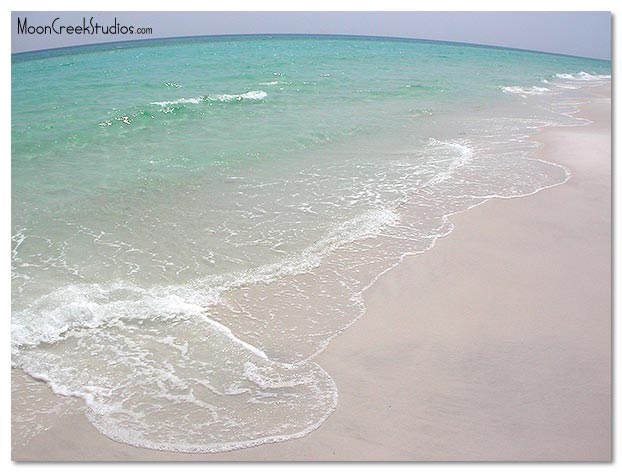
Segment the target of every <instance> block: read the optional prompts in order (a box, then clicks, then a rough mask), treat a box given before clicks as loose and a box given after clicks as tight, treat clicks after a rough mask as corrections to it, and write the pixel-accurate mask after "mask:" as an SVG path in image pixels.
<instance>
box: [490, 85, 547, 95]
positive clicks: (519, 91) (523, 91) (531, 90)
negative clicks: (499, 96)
mask: <svg viewBox="0 0 622 472" xmlns="http://www.w3.org/2000/svg"><path fill="white" fill-rule="evenodd" d="M501 90H503V92H504V93H511V94H516V95H520V96H521V97H527V96H528V95H543V94H545V93H548V92H550V91H551V89H549V88H547V87H537V86H533V87H518V86H509V87H501Z"/></svg>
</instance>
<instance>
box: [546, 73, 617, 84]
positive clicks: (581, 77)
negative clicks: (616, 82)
mask: <svg viewBox="0 0 622 472" xmlns="http://www.w3.org/2000/svg"><path fill="white" fill-rule="evenodd" d="M554 77H555V78H557V79H564V80H574V81H581V82H586V81H602V80H611V75H607V74H590V73H589V72H584V71H581V72H578V73H575V74H555V75H554Z"/></svg>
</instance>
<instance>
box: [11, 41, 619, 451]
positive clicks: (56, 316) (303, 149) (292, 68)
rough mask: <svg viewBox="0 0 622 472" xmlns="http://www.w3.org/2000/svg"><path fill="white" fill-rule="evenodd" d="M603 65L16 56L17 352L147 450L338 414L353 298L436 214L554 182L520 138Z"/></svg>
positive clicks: (352, 51) (318, 51)
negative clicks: (336, 368) (334, 376)
mask: <svg viewBox="0 0 622 472" xmlns="http://www.w3.org/2000/svg"><path fill="white" fill-rule="evenodd" d="M608 74H610V63H609V62H605V61H594V60H588V59H581V58H573V57H567V56H557V55H550V54H538V53H532V52H525V51H516V50H507V49H498V48H485V47H474V46H467V45H459V44H448V43H435V42H425V41H411V40H408V41H407V40H403V41H402V40H388V39H373V38H338V37H280V36H277V37H251V38H249V37H229V38H221V39H215V38H202V39H194V40H170V41H162V40H159V41H147V42H142V43H138V44H137V45H136V44H135V45H133V46H132V47H130V45H128V44H122V45H107V46H93V47H83V48H74V49H66V50H62V51H49V52H41V53H36V54H22V55H17V56H14V57H13V59H12V185H13V187H12V210H13V215H12V230H13V247H12V263H13V264H12V277H13V278H12V280H13V300H12V302H13V326H12V327H13V331H12V332H13V363H14V365H15V366H16V367H21V368H23V369H24V370H25V371H26V372H28V373H30V374H31V375H33V376H37V377H39V378H45V379H47V381H48V382H49V383H50V385H51V386H52V387H53V388H54V389H55V391H56V392H57V393H61V394H71V395H76V396H79V397H82V398H84V399H85V401H86V404H87V405H88V407H87V413H88V415H89V418H90V419H91V421H92V422H93V424H94V425H95V426H96V427H98V428H99V429H100V431H102V432H103V433H104V434H107V435H108V436H110V437H113V438H114V439H117V440H120V441H125V442H129V443H131V444H135V445H139V446H145V447H153V448H159V449H173V450H184V451H198V452H201V451H203V452H205V451H216V450H229V449H232V448H237V447H248V446H252V445H256V444H261V443H264V442H270V441H279V440H285V439H289V438H294V437H299V436H300V435H303V434H306V433H308V432H309V431H311V430H312V429H314V428H316V427H317V426H318V425H319V424H321V422H322V421H323V420H324V419H325V418H326V416H327V415H328V414H330V412H331V411H332V409H333V408H334V407H335V404H336V401H337V393H336V387H335V385H334V383H333V382H332V380H331V379H330V377H329V376H328V374H326V372H324V371H323V370H322V369H321V367H320V366H318V365H317V364H315V363H314V362H313V361H312V360H311V358H312V357H313V356H314V354H315V353H317V352H318V351H319V350H321V349H323V348H324V347H325V346H326V344H327V343H328V341H329V340H330V339H331V338H332V337H333V336H334V335H336V334H338V333H339V332H341V331H342V330H343V329H345V328H346V327H347V326H349V324H351V323H352V322H353V321H354V320H356V319H357V318H358V317H359V316H360V315H361V314H362V313H363V312H364V306H363V305H362V300H361V297H360V294H361V292H362V290H364V288H365V287H367V286H368V285H369V284H370V283H372V282H373V280H374V279H375V277H376V276H377V275H378V274H379V273H381V272H383V271H384V270H387V269H388V268H390V267H391V266H393V265H394V264H395V263H397V261H399V258H400V257H401V256H402V255H403V254H407V253H416V252H421V251H424V250H427V249H429V248H430V247H431V246H432V245H433V243H434V240H435V238H437V237H439V236H441V235H444V234H447V233H448V232H449V231H450V230H451V227H452V226H451V222H450V221H449V219H448V218H447V215H449V214H451V213H453V212H455V211H461V210H464V209H466V208H469V207H470V206H473V205H476V204H479V203H481V202H482V201H485V200H486V199H488V198H493V197H520V196H523V195H527V194H530V193H533V192H535V191H538V190H540V189H543V188H546V187H549V186H553V185H557V184H560V183H562V182H564V181H565V180H566V179H567V178H568V173H567V171H566V169H564V168H563V167H561V166H558V165H555V164H552V163H545V162H542V161H535V160H530V159H525V157H529V155H530V153H531V152H532V150H533V147H534V145H533V143H532V142H530V141H529V140H528V139H527V137H528V135H530V134H532V133H533V132H535V131H536V130H537V129H538V128H541V127H543V126H550V125H575V124H580V122H579V121H578V120H576V119H575V118H573V117H572V113H574V112H575V111H576V107H577V106H578V104H579V103H580V102H581V100H582V97H583V95H582V94H583V93H584V90H585V89H586V88H589V87H591V86H593V85H598V84H601V83H608V82H609V81H610V78H609V76H608ZM102 366H107V367H106V368H103V367H102ZM171 418H181V419H180V420H179V421H178V422H171V421H170V419H171ZM173 423H174V424H173Z"/></svg>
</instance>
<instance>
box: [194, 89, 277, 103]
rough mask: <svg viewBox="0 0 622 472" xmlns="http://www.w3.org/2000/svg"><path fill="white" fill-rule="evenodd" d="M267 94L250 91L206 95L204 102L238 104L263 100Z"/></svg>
mask: <svg viewBox="0 0 622 472" xmlns="http://www.w3.org/2000/svg"><path fill="white" fill-rule="evenodd" d="M267 96H268V94H267V93H266V92H264V91H263V90H251V91H250V92H246V93H240V94H227V93H224V94H221V95H207V96H206V97H205V100H207V101H215V102H239V101H242V100H263V99H264V98H266V97H267Z"/></svg>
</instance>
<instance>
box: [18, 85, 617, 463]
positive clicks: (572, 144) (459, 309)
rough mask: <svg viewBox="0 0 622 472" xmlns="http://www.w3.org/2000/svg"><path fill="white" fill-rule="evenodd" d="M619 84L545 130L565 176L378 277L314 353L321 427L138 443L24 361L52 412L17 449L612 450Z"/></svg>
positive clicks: (25, 409)
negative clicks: (339, 329)
mask: <svg viewBox="0 0 622 472" xmlns="http://www.w3.org/2000/svg"><path fill="white" fill-rule="evenodd" d="M609 97H610V90H609V89H608V88H607V89H600V90H599V93H598V94H595V97H594V99H593V101H592V103H591V104H589V105H587V106H585V107H584V108H583V109H582V112H581V116H586V117H589V118H590V119H591V120H593V121H594V123H593V124H591V125H588V126H579V127H572V128H550V129H547V130H545V131H543V132H542V133H541V134H539V135H538V136H537V137H536V139H537V140H538V141H540V142H541V143H543V146H542V147H541V148H540V149H539V157H540V158H542V159H546V160H551V161H555V162H559V163H563V164H564V165H566V166H567V167H569V168H570V170H571V172H572V178H571V179H570V180H569V181H568V182H567V183H566V184H564V185H561V186H557V187H554V188H550V189H546V190H543V191H541V192H539V193H537V194H535V195H532V196H529V197H525V198H520V199H512V200H503V201H500V200H494V201H489V202H487V203H485V204H483V205H481V206H479V207H477V208H474V209H471V210H469V211H467V212H465V213H462V214H459V215H455V216H453V217H452V221H453V222H454V223H455V226H456V228H455V230H454V231H453V232H452V233H451V235H450V236H448V237H447V238H445V239H442V240H439V241H438V243H437V245H436V247H435V248H434V249H432V250H431V251H429V252H427V253H424V254H421V255H418V256H413V257H409V258H407V259H406V260H404V261H403V263H402V264H400V265H399V266H398V267H397V268H395V269H393V270H392V271H390V272H388V273H386V274H384V275H383V276H382V277H381V278H380V279H379V280H378V281H377V282H376V283H375V284H374V285H373V286H372V287H371V288H370V289H369V290H367V292H366V293H365V301H366V305H367V308H368V310H367V314H366V315H365V316H364V317H363V318H362V319H361V320H359V321H358V322H357V323H355V324H354V326H352V327H351V328H350V329H348V330H347V331H346V332H345V333H344V334H342V335H340V336H338V337H337V338H335V339H334V340H333V341H332V342H331V344H330V346H329V347H328V348H327V349H326V350H325V351H324V352H323V353H322V354H321V355H319V356H318V357H317V362H318V363H319V364H320V365H321V366H322V367H323V368H324V369H325V370H326V371H327V372H328V373H329V374H330V375H331V376H332V377H333V378H334V379H335V381H336V382H337V385H338V387H339V405H338V407H337V411H336V412H335V413H333V415H332V416H331V417H330V418H329V419H328V420H327V421H326V422H325V423H324V424H323V425H322V426H321V427H320V428H319V429H318V430H316V431H315V432H313V433H311V434H310V435H308V436H306V437H305V438H302V439H298V440H294V441H288V442H284V443H279V444H270V445H264V446H260V447H256V448H251V449H244V450H240V451H233V452H228V453H220V454H206V455H193V454H177V453H170V452H160V451H151V450H147V449H140V448H135V447H132V446H128V445H125V444H119V443H116V442H114V441H112V440H110V439H108V438H106V437H105V436H103V435H101V434H100V433H99V432H97V431H96V430H95V428H93V427H92V426H91V425H90V423H89V422H88V421H87V420H86V418H85V417H84V413H83V412H82V411H81V407H80V402H79V401H78V400H76V399H59V398H58V397H55V396H54V395H53V394H52V393H51V392H50V390H49V389H48V388H47V387H46V386H45V385H44V384H41V383H38V382H34V381H32V380H29V379H28V378H27V377H26V376H25V375H24V374H23V373H21V372H20V371H14V373H13V381H14V392H16V393H17V396H16V397H15V398H14V405H13V414H14V415H20V416H24V415H26V416H27V415H30V414H31V411H32V410H33V409H34V410H41V409H48V410H49V411H48V412H47V413H45V414H43V415H39V416H37V418H38V421H39V422H38V424H39V431H38V432H37V433H36V434H34V436H33V437H32V438H31V439H30V440H29V441H27V442H25V443H24V441H23V440H18V439H19V438H23V434H22V433H23V431H22V432H20V434H16V435H15V436H16V439H15V440H14V445H13V459H14V460H143V461H144V460H237V461H246V460H290V461H291V460H423V461H430V460H445V461H448V460H451V461H456V460H529V461H546V460H564V461H567V460H581V461H608V460H610V459H611V413H612V412H611V129H610V125H611V120H610V107H611V101H610V98H609ZM18 436H19V438H18Z"/></svg>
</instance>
